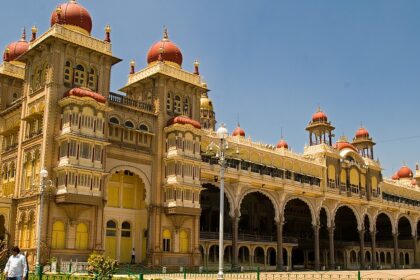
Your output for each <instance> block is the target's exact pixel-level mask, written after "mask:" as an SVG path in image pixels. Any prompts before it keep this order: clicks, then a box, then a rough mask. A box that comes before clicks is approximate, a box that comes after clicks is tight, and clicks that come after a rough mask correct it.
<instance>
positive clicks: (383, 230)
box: [376, 213, 394, 267]
mask: <svg viewBox="0 0 420 280" xmlns="http://www.w3.org/2000/svg"><path fill="white" fill-rule="evenodd" d="M376 243H377V244H380V247H381V249H391V248H393V247H394V242H393V236H392V224H391V220H390V218H389V217H388V215H386V214H385V213H380V214H379V215H378V217H377V218H376ZM381 265H382V266H385V267H391V253H390V252H387V253H386V258H385V259H384V260H383V259H382V254H381Z"/></svg>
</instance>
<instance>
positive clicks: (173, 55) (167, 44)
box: [147, 28, 182, 67]
mask: <svg viewBox="0 0 420 280" xmlns="http://www.w3.org/2000/svg"><path fill="white" fill-rule="evenodd" d="M156 61H165V62H169V63H173V65H175V66H177V67H181V66H182V53H181V50H180V49H179V48H178V46H177V45H175V44H174V43H172V42H171V41H170V40H169V37H168V31H167V30H166V28H165V30H164V32H163V38H162V40H160V41H159V42H156V43H155V44H153V46H152V47H151V48H150V50H149V52H148V53H147V63H148V64H149V65H150V64H151V63H153V62H156Z"/></svg>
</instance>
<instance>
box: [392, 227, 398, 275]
mask: <svg viewBox="0 0 420 280" xmlns="http://www.w3.org/2000/svg"><path fill="white" fill-rule="evenodd" d="M393 236H394V267H395V268H398V267H399V265H398V232H395V233H393Z"/></svg>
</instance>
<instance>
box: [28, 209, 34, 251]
mask: <svg viewBox="0 0 420 280" xmlns="http://www.w3.org/2000/svg"><path fill="white" fill-rule="evenodd" d="M28 247H29V248H33V247H35V214H34V212H31V213H30V214H29V219H28Z"/></svg>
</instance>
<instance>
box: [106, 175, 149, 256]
mask: <svg viewBox="0 0 420 280" xmlns="http://www.w3.org/2000/svg"><path fill="white" fill-rule="evenodd" d="M106 197H107V204H106V207H105V212H104V213H105V218H106V228H107V231H106V241H105V254H106V255H107V256H110V257H113V258H116V259H118V260H119V261H120V262H121V263H125V262H130V260H131V252H132V249H133V248H134V249H135V252H138V254H136V261H137V262H144V261H145V260H146V254H147V234H148V213H147V205H146V186H145V183H144V181H143V180H142V179H141V177H140V176H139V175H138V174H136V173H134V172H132V171H130V170H119V171H116V172H114V173H112V174H111V175H110V176H109V177H108V180H107V185H106ZM121 213H124V214H123V215H121ZM114 224H115V225H114ZM108 225H110V226H113V227H112V228H110V227H108ZM134 225H135V227H134ZM114 226H115V227H114ZM117 237H119V238H117ZM117 243H118V244H117Z"/></svg>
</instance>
